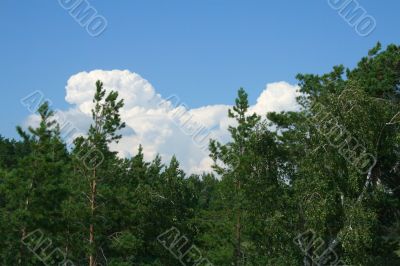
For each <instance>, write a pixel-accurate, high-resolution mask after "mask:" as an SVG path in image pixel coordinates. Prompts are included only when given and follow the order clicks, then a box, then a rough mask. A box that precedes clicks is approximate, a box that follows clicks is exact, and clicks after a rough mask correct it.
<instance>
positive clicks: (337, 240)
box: [0, 43, 400, 266]
mask: <svg viewBox="0 0 400 266" xmlns="http://www.w3.org/2000/svg"><path fill="white" fill-rule="evenodd" d="M297 80H298V83H299V86H300V92H301V94H300V96H299V97H298V99H297V101H298V103H299V105H300V106H301V109H300V110H299V111H297V112H281V113H274V112H272V113H268V114H265V116H260V115H257V114H255V113H250V112H249V101H248V95H247V93H246V91H245V90H244V89H242V88H241V89H239V91H238V94H237V98H236V100H235V102H234V105H233V107H232V108H231V109H230V110H229V113H228V115H229V117H230V118H232V119H233V120H235V123H234V126H230V127H229V133H230V136H231V139H230V141H229V142H228V143H221V142H218V140H212V141H211V142H210V145H209V152H210V157H211V158H212V160H213V162H214V165H213V172H211V173H204V174H202V175H197V174H186V173H185V172H184V171H183V170H182V169H181V168H180V165H179V162H178V160H177V159H176V158H175V157H173V158H172V159H171V160H170V162H169V163H167V164H165V163H163V161H162V159H161V157H160V156H156V157H155V158H154V159H153V160H152V161H146V160H145V159H144V154H143V149H142V147H141V146H140V147H139V149H138V150H137V153H136V155H135V156H132V157H130V158H120V157H119V156H118V155H117V153H116V152H115V151H113V150H112V149H111V148H110V145H112V144H113V143H115V142H118V141H119V140H120V139H121V137H122V136H121V130H122V129H123V128H124V127H125V124H124V121H122V119H121V116H120V111H121V109H122V108H123V106H124V101H123V99H121V98H120V97H119V95H118V93H117V92H115V91H112V90H108V89H109V88H104V85H103V83H102V82H101V81H98V82H97V83H96V84H93V86H95V87H96V92H95V95H93V105H94V107H93V109H92V123H91V125H90V127H89V129H88V131H87V133H86V135H85V136H82V137H78V138H76V139H75V140H74V145H73V148H72V149H70V148H67V144H66V142H65V140H64V139H63V138H62V136H61V133H60V125H59V122H58V121H57V119H56V118H55V116H54V112H53V110H51V108H50V106H49V104H48V103H47V102H44V103H43V104H42V105H41V106H40V107H39V108H38V110H37V113H38V114H39V116H40V124H39V125H38V126H37V127H36V128H32V127H29V128H28V129H27V130H25V129H22V128H21V127H17V132H18V134H19V135H20V138H19V139H18V140H14V139H7V138H4V137H0V236H1V239H2V240H1V241H0V265H23V266H25V265H27V266H29V265H76V266H78V265H89V266H94V265H111V266H124V265H171V266H173V265H180V264H182V265H198V266H200V265H201V266H203V265H204V266H205V265H236V266H238V265H271V266H277V265H278V266H279V265H282V266H283V265H305V266H308V265H310V266H313V265H371V266H372V265H374V266H375V265H400V161H399V158H400V131H399V127H400V46H397V45H394V44H392V45H389V46H388V47H387V48H386V49H382V47H381V45H380V44H379V43H378V44H377V45H376V46H375V47H373V48H372V49H371V50H370V51H369V52H368V54H367V55H366V56H365V57H363V58H362V59H361V60H360V61H359V63H358V64H357V66H356V67H355V68H354V69H349V68H346V67H345V66H342V65H339V66H334V67H333V69H332V71H331V72H329V73H326V74H323V75H316V74H299V75H297Z"/></svg>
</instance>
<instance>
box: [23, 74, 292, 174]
mask: <svg viewBox="0 0 400 266" xmlns="http://www.w3.org/2000/svg"><path fill="white" fill-rule="evenodd" d="M97 80H101V81H102V82H103V83H104V87H105V88H106V90H116V91H118V93H119V95H120V97H121V98H123V99H124V102H125V106H124V108H123V109H122V110H121V118H122V120H123V121H125V122H126V129H124V130H123V131H122V132H121V133H122V135H123V138H122V139H121V140H120V142H119V143H118V144H115V145H112V149H114V150H116V151H118V152H119V154H120V155H121V156H132V155H135V154H136V153H137V149H138V146H139V145H140V144H142V146H143V149H144V155H145V158H146V160H151V159H153V158H154V157H155V156H156V154H157V153H158V154H160V155H161V156H162V158H163V160H164V162H168V161H169V160H170V158H171V157H172V156H173V155H176V157H177V158H178V160H179V161H180V162H181V166H182V168H183V169H184V170H186V171H187V172H189V173H201V172H203V171H209V170H210V169H211V163H212V162H211V160H210V159H209V157H208V149H207V147H208V142H209V140H210V138H213V139H217V140H219V141H221V142H226V141H229V133H228V130H227V129H228V126H229V124H230V123H232V122H233V121H230V119H228V117H227V112H228V109H229V108H230V106H228V105H208V106H204V107H200V108H193V109H191V108H189V107H188V106H186V104H185V103H184V100H183V99H180V98H179V96H177V95H172V96H168V97H162V96H161V95H160V94H158V93H157V92H156V90H155V89H154V88H153V86H152V85H151V84H150V82H148V81H147V80H145V79H144V78H142V77H141V76H140V75H138V74H136V73H133V72H130V71H128V70H112V71H104V70H94V71H91V72H80V73H78V74H75V75H73V76H71V77H70V79H69V80H68V82H67V85H66V87H65V89H66V97H65V100H66V101H67V102H68V103H70V104H71V105H72V107H71V108H70V109H68V110H57V114H58V115H59V116H60V117H62V120H63V121H68V122H70V123H71V124H72V125H73V127H74V128H76V132H74V134H73V135H74V136H76V135H77V134H84V133H85V132H86V131H87V129H88V127H89V125H90V122H91V111H90V110H91V108H92V106H93V103H92V97H93V95H94V92H95V82H96V81H97ZM297 90H298V87H297V86H294V85H291V84H289V83H286V82H277V83H270V84H267V86H266V88H265V90H264V91H262V93H261V94H260V96H259V97H258V99H257V102H256V104H255V105H253V106H251V107H250V111H251V112H256V113H258V114H260V115H263V116H264V115H265V114H266V113H267V112H271V111H278V112H279V111H289V110H290V111H295V110H298V108H299V106H298V105H297V103H296V100H295V98H296V96H297V95H298V91H297ZM36 123H37V116H36V115H31V116H30V117H28V119H27V121H26V124H29V125H33V124H36ZM71 136H72V134H71ZM69 137H70V136H69Z"/></svg>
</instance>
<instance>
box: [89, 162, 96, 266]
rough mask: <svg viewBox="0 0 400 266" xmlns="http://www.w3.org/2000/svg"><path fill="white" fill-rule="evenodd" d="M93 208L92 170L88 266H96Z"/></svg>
mask: <svg viewBox="0 0 400 266" xmlns="http://www.w3.org/2000/svg"><path fill="white" fill-rule="evenodd" d="M95 208H96V169H94V170H93V180H92V184H91V199H90V210H91V223H90V226H89V244H90V255H89V266H96V261H95V258H94V224H93V217H94V211H95Z"/></svg>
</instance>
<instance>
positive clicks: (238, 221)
mask: <svg viewBox="0 0 400 266" xmlns="http://www.w3.org/2000/svg"><path fill="white" fill-rule="evenodd" d="M240 187H241V184H240V181H238V183H237V188H236V190H237V193H240ZM241 211H242V210H241V202H240V195H239V207H238V209H237V214H236V248H235V266H239V265H241V259H242V247H241V246H242V243H241V242H242V213H241Z"/></svg>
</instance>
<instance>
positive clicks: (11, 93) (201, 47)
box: [0, 0, 400, 137]
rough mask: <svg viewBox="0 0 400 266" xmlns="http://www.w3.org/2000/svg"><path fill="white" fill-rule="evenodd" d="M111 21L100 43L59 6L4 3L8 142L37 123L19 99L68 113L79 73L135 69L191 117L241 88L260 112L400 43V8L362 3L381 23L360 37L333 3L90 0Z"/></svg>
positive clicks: (1, 58) (1, 46)
mask: <svg viewBox="0 0 400 266" xmlns="http://www.w3.org/2000/svg"><path fill="white" fill-rule="evenodd" d="M90 3H91V4H92V5H93V6H94V7H95V8H96V9H97V11H98V13H99V14H101V15H103V16H104V17H105V18H106V19H107V21H108V27H107V29H106V31H105V32H104V33H103V34H102V35H100V36H99V37H96V38H93V37H91V36H89V35H88V34H87V32H86V31H85V29H83V28H81V27H80V26H79V25H78V23H77V22H76V21H74V19H73V18H72V17H71V16H70V15H69V14H68V12H67V11H66V10H64V9H63V8H62V7H61V6H60V5H59V3H58V1H56V0H42V1H31V0H1V1H0V32H1V35H2V38H1V42H0V62H1V63H0V73H1V75H0V87H1V90H2V97H1V99H2V100H1V105H0V109H1V111H0V114H1V121H2V123H1V125H0V134H1V135H4V136H7V137H15V136H16V134H15V126H16V125H18V124H20V123H21V122H22V121H24V119H25V118H26V117H27V116H28V115H29V112H28V110H27V109H26V108H24V107H23V106H22V105H21V104H20V99H21V98H23V97H24V96H26V95H27V94H29V93H31V92H32V91H34V90H41V91H43V92H44V94H45V95H46V96H47V97H48V98H50V99H51V100H52V102H53V104H54V106H55V107H57V108H64V109H65V108H67V107H68V103H66V101H65V100H64V98H65V86H66V82H67V80H68V79H69V78H70V77H71V76H72V75H74V74H76V73H78V72H81V71H91V70H94V69H103V70H112V69H128V70H130V71H132V72H136V73H138V74H140V75H141V76H142V77H143V78H145V79H147V80H149V81H150V82H151V84H152V85H153V86H154V87H155V89H156V90H157V92H158V93H161V94H162V95H163V96H168V95H171V94H176V95H179V97H180V98H181V99H183V100H184V101H185V103H186V104H188V105H189V106H190V107H193V108H196V107H200V106H205V105H212V104H230V103H232V102H233V100H234V97H235V95H236V91H237V89H238V88H239V87H241V86H243V87H245V88H246V90H247V91H248V92H249V94H250V99H251V101H252V102H255V100H256V98H257V97H258V95H259V94H260V92H261V91H262V90H263V89H264V88H265V85H266V84H267V83H271V82H276V81H287V82H289V83H292V84H293V83H295V82H296V80H295V75H296V74H297V73H324V72H327V71H329V69H330V68H331V67H332V66H333V65H336V64H345V65H346V66H354V64H355V63H356V62H357V61H358V60H359V59H360V58H361V57H362V56H363V55H365V54H366V52H367V50H368V49H369V48H371V47H372V46H373V45H374V44H375V43H376V42H377V41H381V42H382V43H383V44H384V45H387V44H389V43H397V44H399V43H400V41H399V39H400V34H399V28H400V27H399V26H400V25H399V24H400V22H399V20H398V17H399V16H398V12H399V10H400V2H399V1H398V0H386V1H376V0H359V3H360V4H361V5H362V6H363V7H364V8H365V9H366V10H367V12H368V13H369V14H370V15H371V16H373V17H374V18H375V19H376V21H377V27H376V30H375V31H374V32H373V33H372V34H371V35H369V36H368V37H360V36H359V35H357V34H356V32H355V30H354V29H353V28H351V27H350V26H349V25H348V24H347V23H346V22H345V21H344V20H343V19H342V18H341V17H340V16H339V15H338V12H337V11H335V10H333V9H332V8H331V7H330V6H329V5H328V3H327V1H325V0H322V1H321V0H311V1H293V0H290V1H289V0H279V1H278V0H275V1H268V0H252V1H244V0H241V1H239V0H190V1H189V0H168V1H165V0H140V1H139V0H124V1H123V0H118V1H105V0H102V1H100V0H91V1H90Z"/></svg>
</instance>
